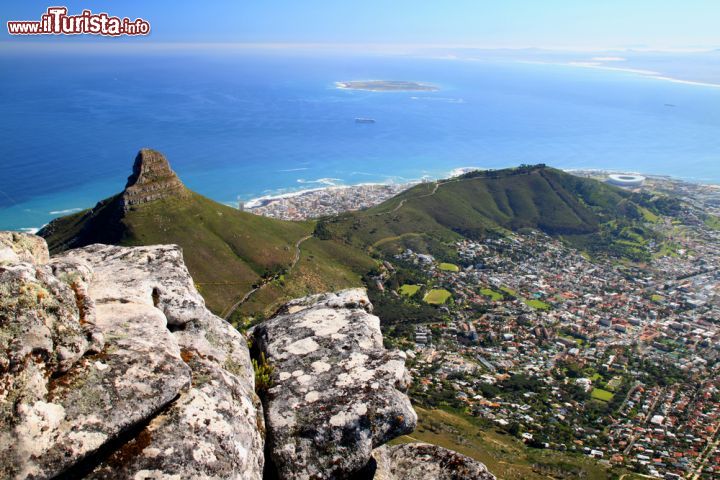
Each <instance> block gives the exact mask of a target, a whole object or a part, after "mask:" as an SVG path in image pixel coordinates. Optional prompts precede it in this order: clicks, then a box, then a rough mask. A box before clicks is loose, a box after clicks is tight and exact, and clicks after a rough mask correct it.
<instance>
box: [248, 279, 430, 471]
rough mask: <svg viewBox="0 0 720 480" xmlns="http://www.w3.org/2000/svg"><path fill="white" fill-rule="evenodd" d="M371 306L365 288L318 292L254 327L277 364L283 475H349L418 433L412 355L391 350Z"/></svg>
mask: <svg viewBox="0 0 720 480" xmlns="http://www.w3.org/2000/svg"><path fill="white" fill-rule="evenodd" d="M371 309H372V306H371V304H370V302H369V300H368V298H367V295H366V293H365V291H364V290H362V289H351V290H345V291H341V292H338V293H332V294H322V295H315V296H311V297H307V298H303V299H299V300H295V301H292V302H290V303H288V304H287V305H286V306H285V307H283V309H281V311H280V313H279V314H278V315H277V316H275V317H274V318H272V319H270V320H268V321H267V322H265V323H263V324H260V325H258V326H257V327H256V328H255V329H254V332H253V335H254V339H255V342H256V344H257V347H258V349H259V350H260V351H261V352H264V354H265V355H266V357H267V360H268V362H269V363H270V365H271V366H272V367H273V372H272V385H273V386H272V388H270V389H269V390H268V391H267V393H266V395H265V398H264V399H263V400H264V405H265V409H266V410H265V411H266V425H267V431H268V432H267V435H268V436H267V441H268V443H269V452H270V454H271V457H272V461H273V464H274V467H275V468H276V469H277V475H278V476H279V477H280V478H283V479H298V480H299V479H318V478H346V477H347V476H349V475H351V474H353V473H355V472H358V471H359V470H360V469H362V468H363V467H364V466H365V465H366V464H367V463H368V461H369V460H370V458H371V454H372V449H373V448H375V447H378V446H380V445H382V444H384V443H385V442H387V441H389V440H391V439H393V438H395V437H397V436H400V435H403V434H406V433H409V432H411V431H412V430H413V429H414V428H415V425H416V423H417V416H416V414H415V411H414V410H413V409H412V406H411V405H410V401H409V399H408V397H407V396H406V395H405V393H404V392H405V391H406V390H407V388H408V386H409V382H410V377H409V375H408V372H407V370H406V369H405V354H404V353H402V352H399V351H388V350H386V349H385V348H384V347H383V343H382V334H381V332H380V320H379V319H378V318H377V317H376V316H374V315H372V314H371V313H370V312H371Z"/></svg>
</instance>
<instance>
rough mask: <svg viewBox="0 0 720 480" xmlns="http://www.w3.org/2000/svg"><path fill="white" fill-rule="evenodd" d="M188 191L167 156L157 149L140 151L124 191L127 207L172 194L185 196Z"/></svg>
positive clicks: (124, 202)
mask: <svg viewBox="0 0 720 480" xmlns="http://www.w3.org/2000/svg"><path fill="white" fill-rule="evenodd" d="M185 195H187V191H186V190H185V186H184V185H183V183H182V182H181V181H180V179H179V178H178V176H177V175H176V174H175V172H173V171H172V169H171V168H170V164H169V163H168V161H167V159H166V158H165V156H164V155H163V154H162V153H160V152H158V151H157V150H152V149H149V148H143V149H142V150H140V152H138V154H137V157H135V163H134V164H133V170H132V174H131V175H130V177H128V181H127V184H126V185H125V190H124V191H123V193H122V196H121V198H122V204H123V206H124V207H125V209H129V208H130V207H132V206H133V205H140V204H143V203H149V202H153V201H155V200H160V199H161V198H166V197H170V196H185Z"/></svg>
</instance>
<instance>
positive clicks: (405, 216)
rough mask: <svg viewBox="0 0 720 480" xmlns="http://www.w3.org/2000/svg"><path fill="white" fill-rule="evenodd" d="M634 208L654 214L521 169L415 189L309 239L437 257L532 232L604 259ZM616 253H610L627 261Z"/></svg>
mask: <svg viewBox="0 0 720 480" xmlns="http://www.w3.org/2000/svg"><path fill="white" fill-rule="evenodd" d="M636 202H641V203H643V204H644V205H646V207H647V208H649V209H653V210H654V207H653V205H651V204H648V203H647V202H645V201H644V199H642V198H636V196H634V195H633V194H631V193H630V192H627V191H624V190H622V189H619V188H616V187H612V186H610V185H607V184H604V183H601V182H598V181H596V180H591V179H586V178H580V177H575V176H573V175H570V174H567V173H564V172H562V171H560V170H556V169H553V168H549V167H546V166H544V165H538V166H522V167H519V168H514V169H505V170H495V171H492V170H491V171H478V172H471V173H469V174H466V175H463V176H460V177H457V178H453V179H449V180H441V181H438V182H432V183H424V184H421V185H417V186H415V187H414V188H411V189H409V190H407V191H406V192H403V193H402V194H400V195H398V196H397V197H394V198H392V199H390V200H388V201H386V202H385V203H383V204H381V205H379V206H377V207H375V208H372V209H369V210H366V211H363V212H355V213H349V214H344V215H341V216H339V217H337V218H330V219H325V220H323V222H322V223H321V224H320V225H318V229H317V234H318V235H319V236H321V237H323V238H338V239H343V240H344V241H346V242H348V243H350V244H353V245H355V246H358V247H362V248H367V249H370V250H378V251H381V252H395V251H398V250H400V249H402V248H413V249H416V250H425V251H430V252H433V253H435V254H439V256H440V257H443V244H444V243H447V242H448V241H452V240H456V239H459V238H463V237H465V238H482V237H484V236H486V235H494V234H502V233H503V232H507V231H510V230H512V231H518V230H522V229H538V230H542V231H544V232H546V233H548V234H550V235H555V236H562V237H563V238H566V239H568V240H570V241H573V242H576V243H577V244H578V245H581V246H583V247H586V248H588V249H591V250H592V249H595V250H605V251H608V252H610V251H612V250H613V248H615V247H614V245H613V244H614V241H615V239H614V237H613V235H611V234H617V232H614V231H612V232H611V231H610V229H609V228H610V227H609V226H610V225H614V228H617V227H618V226H621V227H622V228H625V227H628V228H630V227H632V228H637V225H635V224H636V223H637V222H635V221H634V217H635V216H638V217H640V216H642V214H641V213H639V212H640V210H639V208H640V207H639V204H636ZM647 208H646V209H647ZM613 222H614V223H613ZM606 233H607V234H606ZM644 233H646V232H641V233H639V235H642V234H644ZM621 250H622V249H621ZM621 250H618V251H617V252H615V253H618V254H619V255H620V256H622V255H623V254H625V253H628V252H625V251H621ZM635 253H638V252H635ZM638 255H639V253H638Z"/></svg>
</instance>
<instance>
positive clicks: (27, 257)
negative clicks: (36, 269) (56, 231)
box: [0, 232, 50, 265]
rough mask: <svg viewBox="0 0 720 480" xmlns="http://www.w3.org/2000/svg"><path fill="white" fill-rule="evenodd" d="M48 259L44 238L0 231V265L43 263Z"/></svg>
mask: <svg viewBox="0 0 720 480" xmlns="http://www.w3.org/2000/svg"><path fill="white" fill-rule="evenodd" d="M49 261H50V255H49V253H48V249H47V245H46V244H45V240H43V239H42V238H40V237H37V236H35V235H28V234H25V233H18V232H0V265H2V264H3V263H6V264H14V263H19V262H28V263H37V264H45V263H47V262H49Z"/></svg>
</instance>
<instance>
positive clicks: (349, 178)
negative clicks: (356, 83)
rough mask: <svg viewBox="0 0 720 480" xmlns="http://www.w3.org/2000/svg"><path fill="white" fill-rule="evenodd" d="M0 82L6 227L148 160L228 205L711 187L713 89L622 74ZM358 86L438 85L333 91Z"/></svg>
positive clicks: (335, 69)
mask: <svg viewBox="0 0 720 480" xmlns="http://www.w3.org/2000/svg"><path fill="white" fill-rule="evenodd" d="M0 72H3V73H2V74H1V75H0V89H1V91H2V95H1V96H0V111H2V116H1V117H0V132H1V133H0V159H1V160H0V162H2V163H1V166H2V170H1V171H0V229H21V228H33V227H40V226H42V225H43V224H44V223H46V222H48V221H49V220H50V219H51V218H53V217H55V216H58V215H60V214H62V213H67V212H70V211H73V210H76V209H80V208H87V207H90V206H92V205H94V203H95V202H96V201H97V200H99V199H101V198H104V197H107V196H109V195H111V194H113V193H116V192H118V191H120V190H122V188H123V186H124V184H125V180H126V178H127V176H128V175H129V174H130V169H131V166H132V161H133V159H134V156H135V154H136V152H137V150H138V149H140V148H142V147H152V148H156V149H158V150H161V151H162V152H164V153H165V154H166V156H167V157H168V159H169V160H170V162H171V164H172V166H173V168H174V169H175V170H176V171H177V172H178V174H179V175H180V176H181V178H182V179H183V181H184V182H185V183H186V184H187V185H188V186H189V187H190V188H192V189H193V190H196V191H198V192H200V193H202V194H204V195H207V196H209V197H211V198H213V199H215V200H218V201H221V202H234V201H236V200H237V199H238V198H240V199H243V200H248V199H251V198H254V197H258V196H262V195H268V194H277V193H283V192H287V191H293V190H299V189H307V188H317V187H319V186H323V185H327V184H333V183H336V184H341V183H343V184H354V183H365V182H387V181H396V182H404V181H408V180H413V179H418V178H421V177H424V176H427V177H442V176H445V175H447V174H448V173H449V172H450V171H451V170H453V169H455V168H458V167H468V166H476V167H486V168H499V167H504V166H512V165H517V164H520V163H539V162H544V163H547V164H549V165H552V166H556V167H560V168H605V169H620V170H629V171H639V172H644V173H655V174H666V175H673V176H677V177H682V178H687V179H692V180H696V181H702V182H718V183H720V135H719V132H720V89H718V88H711V87H703V86H697V85H686V84H679V83H672V82H667V81H662V80H657V79H652V78H646V77H643V76H639V75H634V74H631V73H623V72H611V71H603V70H594V69H584V68H576V67H571V66H558V65H538V64H525V63H512V62H504V61H485V62H483V61H457V60H442V59H422V58H410V57H399V56H398V57H383V56H358V55H352V56H339V55H331V54H324V55H320V54H300V53H295V54H285V53H281V52H274V53H267V52H266V53H263V54H262V55H261V54H257V53H253V52H244V53H228V52H223V53H222V54H220V53H217V54H212V53H207V52H205V53H202V54H201V53H199V52H196V53H194V54H181V53H177V52H175V53H164V54H159V53H153V52H147V53H142V54H133V55H130V54H120V53H117V54H113V55H111V56H99V55H92V54H88V53H84V54H78V53H73V54H71V53H65V54H61V53H57V54H54V55H49V54H40V53H32V54H24V55H22V56H21V55H13V54H10V53H7V52H6V53H3V54H2V55H0ZM353 79H396V80H415V81H423V82H431V83H435V84H437V85H438V86H440V88H441V89H440V91H438V92H427V93H416V92H401V93H382V92H361V91H346V90H338V89H336V88H334V82H336V81H341V80H353ZM356 117H370V118H373V119H375V120H376V123H375V124H372V125H369V124H356V123H355V121H354V119H355V118H356Z"/></svg>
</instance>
